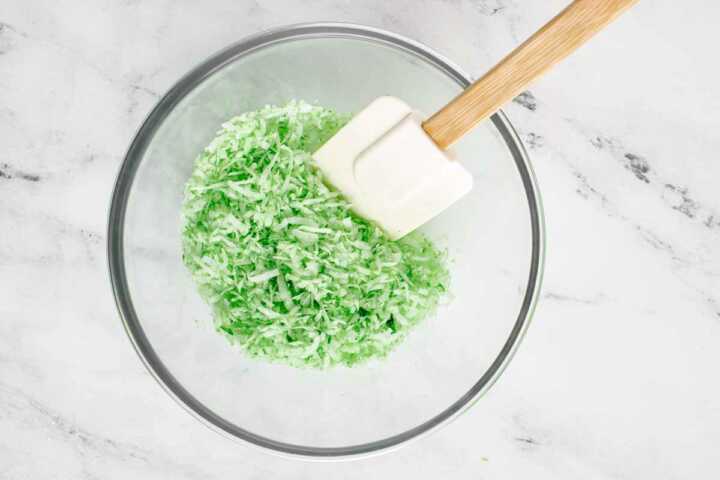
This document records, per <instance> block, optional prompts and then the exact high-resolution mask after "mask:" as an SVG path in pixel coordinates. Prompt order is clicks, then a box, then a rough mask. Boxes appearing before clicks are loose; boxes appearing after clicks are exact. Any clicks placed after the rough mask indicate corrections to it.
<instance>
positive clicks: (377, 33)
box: [107, 22, 545, 460]
mask: <svg viewBox="0 0 720 480" xmlns="http://www.w3.org/2000/svg"><path fill="white" fill-rule="evenodd" d="M329 37H341V38H355V39H361V40H365V41H370V42H375V43H379V44H383V45H385V46H390V47H394V48H397V49H399V50H404V51H405V52H408V53H411V54H413V55H414V56H415V57H417V58H419V59H420V60H423V61H425V62H426V63H428V64H430V65H431V66H434V67H435V68H437V69H439V70H440V71H442V72H444V73H445V74H446V75H447V76H448V77H450V78H451V79H452V80H454V81H455V82H456V83H457V84H458V85H459V86H461V87H463V88H466V87H467V86H468V85H469V84H470V83H471V79H470V77H469V76H468V75H467V74H465V73H463V72H462V71H461V70H460V69H459V68H457V67H456V66H455V65H454V64H452V63H451V62H450V61H449V60H447V59H446V58H444V57H443V56H442V55H440V54H438V53H436V52H435V51H433V50H432V49H430V48H428V47H427V46H425V45H423V44H421V43H419V42H416V41H414V40H411V39H408V38H406V37H404V36H401V35H398V34H395V33H391V32H388V31H385V30H382V29H379V28H375V27H369V26H365V25H359V24H354V23H339V22H313V23H300V24H293V25H287V26H281V27H276V28H272V29H269V30H264V31H261V32H259V33H257V34H254V35H251V36H248V37H245V38H244V39H241V40H240V41H238V42H236V43H234V44H231V45H230V46H228V47H226V48H225V49H223V50H221V51H219V52H217V53H215V54H213V55H211V56H210V57H209V58H207V59H206V60H204V61H203V62H202V63H200V64H199V65H197V66H196V67H194V68H193V69H191V70H190V71H189V72H188V73H187V74H185V75H184V76H183V77H182V78H181V79H180V80H178V81H177V82H176V83H175V84H174V85H173V86H172V87H171V88H170V89H169V90H168V91H167V93H166V94H165V95H163V97H162V98H161V99H160V100H159V101H158V102H157V104H156V105H155V107H154V108H153V109H152V110H151V111H150V113H149V114H148V115H147V117H146V118H145V120H144V121H143V123H142V124H141V126H140V128H139V129H138V131H137V133H136V134H135V136H134V138H133V140H132V142H131V144H130V146H129V148H128V150H127V152H126V154H125V157H124V159H123V162H122V164H121V166H120V169H119V172H118V174H117V178H116V181H115V185H114V188H113V192H112V197H111V202H110V208H109V213H108V225H107V232H108V233H107V262H108V269H109V275H110V283H111V285H112V289H113V295H114V298H115V304H116V306H117V309H118V312H119V314H120V317H121V320H122V322H123V326H124V328H125V331H126V333H127V335H128V338H129V339H130V341H131V343H132V345H133V347H134V349H135V351H136V353H137V354H138V356H139V357H140V359H141V361H142V362H143V364H144V365H145V367H146V368H147V370H148V371H149V372H150V374H151V375H152V376H153V377H154V378H155V380H156V381H157V382H158V383H159V384H160V386H161V387H162V388H163V389H164V390H165V391H166V392H167V393H168V394H169V395H170V397H171V398H173V399H174V400H175V401H176V402H177V403H178V404H180V405H181V406H182V407H183V408H184V409H185V410H187V411H188V412H189V413H190V414H191V415H192V416H194V417H195V418H197V419H198V420H200V422H201V423H203V424H204V425H206V426H207V427H209V428H211V429H212V430H214V431H216V432H218V433H221V434H224V435H225V436H229V437H230V438H233V439H239V440H242V441H244V442H246V444H250V445H253V446H256V447H260V449H261V450H263V451H265V452H270V453H274V454H279V455H282V456H291V457H299V458H303V459H309V460H341V459H350V458H353V459H354V458H361V457H367V456H370V455H375V454H379V453H383V452H388V451H391V450H394V449H396V448H399V447H400V446H402V445H406V444H407V443H409V442H410V441H411V440H416V439H418V438H421V437H423V436H425V435H427V434H429V433H430V432H433V431H435V430H437V429H438V428H440V427H441V426H444V425H447V424H448V423H449V422H450V421H452V420H454V419H455V418H457V417H458V416H459V415H460V414H462V413H463V412H465V411H467V410H468V408H469V407H471V406H472V405H473V404H474V403H475V402H477V400H478V399H479V398H480V397H482V396H483V395H484V394H485V393H486V392H487V391H488V390H489V389H490V387H492V385H493V384H494V383H495V382H496V381H497V379H498V378H499V377H500V375H501V374H502V372H503V371H504V370H505V368H506V367H507V365H508V363H509V361H510V360H511V359H512V357H513V356H514V354H515V352H516V350H517V347H518V345H519V344H520V341H521V340H522V338H523V337H524V335H525V332H526V331H527V328H528V325H529V323H530V320H531V317H532V315H533V313H534V310H535V306H536V304H537V300H538V298H539V293H540V286H541V283H542V276H543V266H544V258H545V225H544V215H543V209H542V202H541V199H540V193H539V190H538V186H537V181H536V178H535V174H534V172H533V169H532V166H531V164H530V160H529V157H528V154H527V152H526V150H525V148H524V146H523V144H522V142H521V140H520V138H519V137H518V135H517V133H516V131H515V129H514V128H513V126H512V124H511V123H510V121H509V120H508V118H507V117H506V115H505V113H504V112H503V111H498V112H497V113H496V114H494V115H493V116H492V117H491V121H492V122H493V124H494V125H495V127H496V128H497V129H498V131H499V132H500V134H501V136H502V137H503V140H504V142H505V144H506V145H507V147H508V149H509V150H510V153H511V154H512V157H513V159H514V161H515V164H516V166H517V169H518V173H519V174H520V177H521V180H522V183H523V187H524V189H525V194H526V197H527V202H528V208H529V212H530V223H531V225H530V226H531V232H532V246H531V250H532V251H531V257H530V269H529V276H528V281H527V286H526V289H525V295H524V297H523V302H522V304H521V308H520V312H519V313H518V317H517V319H516V321H515V324H514V325H513V328H512V330H511V332H510V335H509V337H508V339H507V340H506V342H505V344H504V345H503V347H502V349H501V350H500V352H499V353H498V355H497V357H496V358H495V360H494V361H493V363H492V364H491V365H490V367H489V368H488V369H487V371H486V372H485V373H484V374H483V375H482V376H481V377H480V379H479V380H478V381H477V382H476V383H475V384H474V385H473V386H472V387H471V388H470V389H469V390H468V391H467V392H466V393H465V394H464V395H462V396H461V397H460V398H459V399H458V400H456V401H455V402H454V403H453V404H451V405H450V406H449V407H447V408H446V409H445V410H443V411H442V412H440V413H439V414H437V415H435V416H434V417H432V418H430V419H429V420H426V421H425V422H423V423H421V424H420V425H418V426H416V427H413V428H411V429H409V430H406V431H404V432H401V433H398V434H395V435H392V436H390V437H387V438H383V439H380V440H374V441H372V442H368V443H362V444H356V445H348V446H341V447H313V446H305V445H298V444H291V443H285V442H281V441H277V440H273V439H271V438H267V437H264V436H262V435H258V434H256V433H253V432H250V431H248V430H245V429H243V428H241V427H239V426H237V425H235V424H233V423H231V422H229V421H227V420H225V419H224V418H222V417H220V416H219V415H217V414H215V413H214V412H213V411H212V410H210V409H209V408H208V407H206V406H205V405H204V404H202V403H201V402H200V401H198V400H197V399H196V398H195V397H194V396H193V395H192V394H191V393H190V392H188V391H187V390H186V389H185V388H184V387H183V386H182V385H181V384H180V383H179V382H178V381H177V380H176V379H175V377H174V376H173V375H172V373H171V372H170V371H169V370H168V369H167V368H166V367H165V365H164V364H163V362H162V361H161V360H160V358H159V356H158V355H157V354H156V353H155V351H154V349H153V347H152V345H151V344H150V342H149V340H148V338H147V336H146V335H145V333H144V331H143V328H142V326H141V324H140V320H139V318H138V316H137V314H136V312H135V309H134V306H133V303H132V299H131V296H130V292H129V288H128V283H127V277H126V273H125V259H124V247H123V236H124V220H125V213H126V209H127V201H128V198H129V195H130V192H131V189H132V184H133V180H134V177H135V173H136V172H137V168H138V166H139V165H140V163H141V161H142V158H143V156H144V154H145V151H146V149H147V147H148V146H149V144H150V142H151V140H152V138H153V137H154V135H155V133H156V131H157V129H158V128H159V126H160V125H161V124H162V122H163V120H164V119H165V118H166V117H167V115H168V114H169V113H170V112H171V111H172V109H173V108H174V107H175V106H176V105H177V104H178V103H179V102H180V101H181V100H182V99H183V98H184V97H185V96H186V95H187V94H189V93H190V92H192V91H193V90H194V89H195V87H197V86H198V85H199V84H200V83H201V82H202V81H203V80H205V79H206V78H208V77H209V76H211V75H213V74H214V73H215V72H217V71H218V70H220V69H221V68H223V67H224V66H225V65H227V64H229V63H231V62H234V61H235V60H238V59H239V58H241V57H243V56H246V55H248V54H249V53H250V52H253V51H255V50H258V49H261V48H265V47H268V46H270V45H274V44H277V43H282V42H288V41H293V40H301V39H308V38H329Z"/></svg>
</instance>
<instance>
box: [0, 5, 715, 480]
mask: <svg viewBox="0 0 720 480" xmlns="http://www.w3.org/2000/svg"><path fill="white" fill-rule="evenodd" d="M565 3H567V0H542V1H541V0H446V1H434V0H424V1H422V2H419V1H415V0H407V1H406V0H403V1H395V0H393V1H392V2H386V1H381V0H372V1H345V0H342V1H340V0H307V1H305V2H302V5H301V2H295V1H290V0H285V1H264V0H259V1H258V0H256V1H237V0H223V1H214V2H191V1H173V0H158V1H155V2H139V1H135V0H124V1H119V0H101V1H93V2H81V1H76V2H47V1H41V0H5V1H3V2H2V7H0V146H1V148H0V232H1V233H0V285H1V286H2V288H0V478H2V479H51V478H53V479H54V478H58V479H69V478H87V479H100V478H102V479H106V478H123V479H125V478H143V479H145V478H147V479H155V478H158V479H159V478H172V479H215V478H258V479H264V480H269V479H275V478H293V479H321V478H328V479H331V478H332V479H335V478H347V479H356V478H357V479H361V478H362V479H365V478H427V479H437V478H454V479H455V478H457V479H466V478H467V479H479V478H508V479H511V478H512V479H514V478H533V479H545V478H547V479H560V478H568V479H574V478H583V479H623V478H627V479H630V478H653V479H675V478H716V477H717V476H718V475H720V467H718V462H717V453H718V442H720V402H719V401H718V398H719V397H720V382H718V373H717V369H718V365H720V349H719V348H718V347H720V194H719V193H718V187H717V185H718V180H719V179H720V161H718V153H717V152H718V151H720V135H718V127H720V90H719V89H718V85H720V65H719V64H718V62H717V61H716V59H717V51H716V49H717V46H718V44H720V34H719V33H718V29H717V25H716V24H717V18H720V3H719V2H712V1H708V0H690V1H688V2H677V1H673V0H653V1H650V0H646V1H644V2H641V3H640V5H639V6H638V7H636V8H635V9H634V10H633V11H632V12H630V13H628V14H626V15H625V16H624V17H623V18H621V19H620V20H619V21H618V22H617V23H615V24H614V25H612V26H611V27H610V28H609V29H608V30H607V31H606V32H604V33H602V34H601V35H599V37H598V38H596V40H595V41H594V42H593V43H592V44H591V45H589V46H587V47H586V48H584V49H582V50H581V51H580V52H579V53H578V54H577V55H575V56H574V57H573V58H572V59H570V60H569V61H567V62H566V63H565V64H563V65H561V66H559V67H558V68H557V69H556V70H554V71H553V72H551V73H550V74H549V75H547V76H546V77H545V78H544V79H542V80H541V81H540V82H539V83H537V84H536V85H535V86H534V87H533V88H532V89H531V94H530V95H527V96H525V97H524V98H523V99H522V101H518V102H516V103H514V104H512V105H510V106H508V108H507V110H506V111H507V113H508V115H509V117H510V119H511V120H512V121H513V122H514V124H515V126H516V127H517V128H518V129H519V131H520V132H521V135H522V137H523V139H524V141H525V142H526V145H527V146H528V149H529V152H530V154H531V156H532V160H533V162H534V166H535V169H536V172H537V175H538V178H539V183H540V187H541V190H542V193H543V196H544V202H545V209H546V216H547V230H548V235H547V243H548V254H547V269H546V275H545V282H544V290H543V295H542V300H541V303H540V305H539V308H538V311H537V314H536V316H535V318H534V321H533V325H532V326H531V328H530V331H529V334H528V336H527V338H526V339H525V342H524V343H523V345H522V347H521V349H520V351H519V353H518V355H517V357H516V358H515V360H514V361H513V362H512V363H511V365H510V367H509V369H508V370H507V371H506V373H505V375H504V376H503V378H502V379H501V381H500V382H499V383H498V384H497V385H496V386H495V388H493V389H492V391H491V392H490V394H489V395H487V396H486V397H485V398H484V399H482V401H481V402H480V403H479V404H478V405H476V406H475V407H474V408H473V409H472V410H471V411H470V412H469V413H467V414H465V415H464V416H463V417H461V418H460V419H459V420H458V421H456V422H454V423H452V424H451V425H449V426H448V427H447V428H445V429H443V430H441V431H440V432H439V433H437V434H434V435H432V436H430V437H428V438H426V439H423V440H421V441H420V442H417V443H415V444H413V445H410V446H408V447H407V448H404V449H402V450H400V451H398V452H396V453H391V454H387V455H384V456H380V457H377V458H372V459H368V460H362V461H357V462H352V463H342V464H317V463H302V462H299V461H293V460H284V459H279V458H276V457H272V456H269V455H266V454H263V453H260V452H257V451H255V450H251V449H248V448H245V447H243V446H242V445H238V444H237V443H234V442H231V441H229V440H227V439H225V438H222V437H220V436H218V435H216V434H215V433H213V432H211V431H210V430H208V429H207V428H205V427H204V426H202V425H201V424H200V423H198V422H197V421H196V420H195V419H193V418H191V417H190V416H189V415H188V414H186V413H185V412H184V411H183V410H182V409H181V408H180V407H178V406H177V405H176V404H175V403H173V402H172V401H171V400H170V399H169V398H168V397H167V395H166V394H165V393H164V392H163V391H162V390H161V389H160V388H159V387H158V386H157V384H156V383H155V381H154V380H153V379H152V378H151V377H150V375H149V374H148V373H147V372H146V371H145V369H144V367H143V366H142V365H141V363H140V362H139V361H138V359H137V357H136V355H135V353H134V352H133V350H132V348H131V346H130V343H129V342H128V340H127V338H126V336H125V333H124V331H123V329H122V326H121V323H120V320H119V318H118V315H117V312H116V310H115V306H114V303H113V300H112V296H111V291H110V287H109V282H108V276H107V271H106V265H105V222H106V213H107V206H108V201H109V195H110V189H111V186H112V183H113V181H114V177H115V174H116V172H117V169H118V166H119V164H120V162H121V159H122V155H123V153H124V151H125V148H126V146H127V145H128V143H129V141H130V139H131V138H132V135H133V133H134V132H135V130H136V128H137V127H138V126H139V124H140V122H141V121H142V119H143V118H144V115H145V114H146V113H147V112H148V111H149V109H150V108H151V107H152V106H153V104H154V103H155V102H156V100H157V99H158V96H159V95H160V94H162V93H163V92H164V91H165V90H166V89H167V88H168V87H169V86H170V85H171V84H172V83H173V82H174V81H175V80H176V79H177V78H178V77H179V76H180V75H181V74H182V73H184V72H186V71H187V70H188V69H190V68H191V67H192V66H194V65H195V64H196V63H197V62H198V61H199V60H201V59H203V58H205V57H207V56H208V55H209V54H211V53H212V52H215V51H216V50H218V49H220V48H222V47H223V46H225V45H226V44H228V43H231V42H233V41H236V40H238V39H239V38H241V37H243V36H245V35H247V34H250V33H253V32H256V31H258V30H260V29H264V28H266V27H270V26H276V25H281V24H288V23H296V22H303V21H313V20H334V21H351V22H357V23H364V24H369V25H374V26H379V27H383V28H386V29H389V30H393V31H397V32H399V33H401V34H405V35H407V36H410V37H412V38H415V39H417V40H420V41H421V42H424V43H426V44H428V45H430V46H431V47H433V48H435V49H436V50H438V51H440V52H441V53H444V54H445V55H447V56H448V57H449V58H451V59H453V60H454V61H455V62H456V63H458V64H459V65H461V66H462V67H463V68H465V69H466V70H467V71H470V72H472V73H474V74H479V73H481V72H483V71H484V69H486V68H487V67H489V66H490V65H491V64H492V63H493V62H494V61H497V60H498V59H499V58H500V57H501V56H502V55H503V54H504V53H505V52H507V51H509V49H510V48H511V47H513V46H514V45H516V44H518V43H519V42H520V41H521V40H522V39H523V38H524V37H526V36H527V35H528V34H530V33H531V32H532V31H533V30H534V29H536V28H537V27H538V26H540V25H541V24H542V23H543V22H544V21H546V20H547V19H549V18H550V17H551V16H552V15H553V14H554V13H556V12H558V11H559V10H560V9H561V8H562V7H563V6H564V4H565Z"/></svg>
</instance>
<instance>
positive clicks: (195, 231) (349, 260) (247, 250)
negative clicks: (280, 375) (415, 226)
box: [183, 101, 449, 368]
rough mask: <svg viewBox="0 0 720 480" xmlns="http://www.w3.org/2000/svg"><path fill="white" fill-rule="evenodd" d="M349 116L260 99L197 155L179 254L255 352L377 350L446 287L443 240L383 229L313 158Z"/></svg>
mask: <svg viewBox="0 0 720 480" xmlns="http://www.w3.org/2000/svg"><path fill="white" fill-rule="evenodd" d="M346 120H347V118H346V117H344V116H341V115H339V114H337V113H336V112H334V111H332V110H329V109H326V108H322V107H318V106H313V105H309V104H307V103H304V102H299V101H291V102H290V103H288V104H287V105H285V106H283V107H278V106H267V107H264V108H262V109H260V110H258V111H254V112H248V113H244V114H242V115H240V116H238V117H235V118H233V119H231V120H230V121H228V122H227V123H225V124H224V125H223V126H222V130H221V131H220V132H219V133H218V135H217V137H216V138H215V139H214V140H213V141H212V142H211V143H210V145H209V146H208V147H207V148H206V149H205V150H204V151H203V153H202V154H201V155H200V156H199V157H198V159H197V160H196V163H195V168H194V171H193V174H192V176H191V178H190V180H189V181H188V183H187V185H186V190H185V200H184V204H183V219H184V226H183V261H184V262H185V265H186V266H187V268H188V269H189V270H190V272H191V274H192V276H193V278H194V280H195V281H196V283H197V284H198V286H199V290H200V292H201V294H202V295H203V297H204V298H205V300H206V301H207V302H208V303H209V304H210V305H211V306H212V308H213V311H214V317H215V325H216V327H217V329H218V331H221V332H224V334H226V335H227V336H228V337H229V338H230V339H231V340H232V341H234V342H237V343H238V344H239V345H241V346H242V348H243V349H244V350H245V351H246V352H247V353H248V354H249V355H250V356H253V357H257V358H261V359H265V360H270V361H277V362H283V363H286V364H289V365H292V366H298V367H301V366H307V367H317V368H323V367H328V366H333V365H338V364H344V365H348V366H351V365H355V364H357V363H360V362H363V361H365V360H368V359H370V358H377V357H383V356H385V355H386V354H387V353H388V352H389V351H390V350H391V349H392V348H393V347H394V346H395V345H397V343H398V342H399V341H400V340H402V339H403V338H404V337H405V335H406V334H407V332H408V331H410V329H411V328H412V327H413V326H414V325H416V324H417V323H418V322H420V321H421V320H422V319H423V318H425V317H427V316H428V315H429V314H431V313H432V312H433V311H434V310H435V308H436V307H437V304H438V301H439V300H440V298H441V297H442V296H443V294H445V293H446V291H447V288H448V281H449V277H448V270H447V267H446V261H445V255H444V253H443V252H441V251H439V250H438V249H436V248H435V247H434V246H433V244H432V243H431V242H430V241H429V240H428V239H427V238H425V237H423V236H422V235H420V234H419V233H412V234H410V235H408V236H406V237H404V238H403V239H401V240H399V241H392V240H390V239H389V238H388V237H387V236H386V234H385V233H384V232H383V231H382V230H381V229H380V228H379V227H377V226H376V225H374V224H373V223H371V222H369V221H367V220H365V219H363V218H360V217H359V216H357V215H355V214H354V213H353V212H351V211H350V204H349V203H348V202H347V201H346V200H345V199H343V197H342V196H340V194H339V193H338V192H336V191H334V190H332V189H331V188H329V187H328V186H326V185H325V184H324V183H323V181H322V177H321V174H320V172H319V171H317V170H316V169H315V168H314V166H313V165H312V158H311V153H312V152H314V151H315V150H316V149H317V148H318V147H319V146H320V145H322V144H323V143H324V142H325V141H326V140H327V139H329V138H330V137H331V136H332V135H333V134H334V133H335V132H336V131H337V130H338V129H339V128H340V127H342V126H343V124H344V123H345V122H346Z"/></svg>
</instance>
